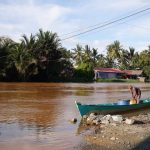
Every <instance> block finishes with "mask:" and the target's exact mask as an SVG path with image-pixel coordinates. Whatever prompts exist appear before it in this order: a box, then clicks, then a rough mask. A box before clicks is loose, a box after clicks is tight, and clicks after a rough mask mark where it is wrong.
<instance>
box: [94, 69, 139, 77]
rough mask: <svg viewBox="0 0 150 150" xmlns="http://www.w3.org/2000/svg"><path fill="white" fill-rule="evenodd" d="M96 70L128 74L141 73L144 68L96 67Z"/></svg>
mask: <svg viewBox="0 0 150 150" xmlns="http://www.w3.org/2000/svg"><path fill="white" fill-rule="evenodd" d="M95 71H96V72H111V73H112V72H113V73H125V74H127V75H140V74H141V73H142V70H120V69H116V68H95Z"/></svg>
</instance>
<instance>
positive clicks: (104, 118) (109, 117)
mask: <svg viewBox="0 0 150 150" xmlns="http://www.w3.org/2000/svg"><path fill="white" fill-rule="evenodd" d="M111 119H112V117H111V115H109V114H108V115H106V116H104V117H102V118H101V120H108V121H110V120H111Z"/></svg>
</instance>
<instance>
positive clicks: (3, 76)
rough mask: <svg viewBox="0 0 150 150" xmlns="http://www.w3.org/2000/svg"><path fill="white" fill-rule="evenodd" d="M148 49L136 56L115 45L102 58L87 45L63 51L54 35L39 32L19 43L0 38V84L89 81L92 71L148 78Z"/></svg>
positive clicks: (24, 37) (58, 39) (59, 41)
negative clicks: (138, 71)
mask: <svg viewBox="0 0 150 150" xmlns="http://www.w3.org/2000/svg"><path fill="white" fill-rule="evenodd" d="M149 58H150V46H148V48H147V49H145V50H141V52H136V51H135V49H134V48H133V47H129V48H128V49H124V48H123V46H122V45H121V43H120V42H119V41H114V42H113V43H111V44H109V45H108V46H107V47H106V54H105V55H104V54H100V53H98V49H96V48H91V47H90V46H89V45H85V46H82V45H80V44H77V45H76V47H75V48H73V49H71V50H67V49H66V48H65V47H63V46H62V44H61V39H60V38H59V36H58V35H57V33H53V32H50V31H46V32H44V31H43V30H42V29H40V30H39V31H38V33H36V34H35V35H33V34H31V35H30V36H29V37H27V36H26V35H23V36H22V38H21V40H20V42H15V41H13V40H12V39H10V38H6V37H0V81H34V82H46V81H49V82H59V81H61V82H62V81H73V82H75V81H78V82H79V81H81V82H84V81H87V82H88V81H92V80H93V77H94V68H95V67H107V68H119V69H137V68H138V69H142V70H143V75H144V76H146V77H147V78H150V59H149Z"/></svg>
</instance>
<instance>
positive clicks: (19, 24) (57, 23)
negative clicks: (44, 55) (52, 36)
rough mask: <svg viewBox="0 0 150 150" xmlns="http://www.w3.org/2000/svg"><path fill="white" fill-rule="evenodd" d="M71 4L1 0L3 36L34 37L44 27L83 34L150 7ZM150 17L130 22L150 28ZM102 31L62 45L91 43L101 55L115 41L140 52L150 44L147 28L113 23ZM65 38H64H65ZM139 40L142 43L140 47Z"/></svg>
mask: <svg viewBox="0 0 150 150" xmlns="http://www.w3.org/2000/svg"><path fill="white" fill-rule="evenodd" d="M62 1H63V0H62ZM54 2H55V3H54ZM70 3H71V5H69V4H68V2H66V1H64V3H63V5H62V2H61V4H60V3H58V2H57V3H56V1H53V3H52V1H48V0H46V1H45V2H44V1H40V2H39V1H38V0H37V1H35V0H27V1H23V0H16V1H13V0H6V1H5V2H4V1H2V2H1V0H0V18H1V20H0V29H1V30H0V35H8V36H10V37H11V38H13V39H15V40H18V39H20V36H21V35H22V34H27V35H29V34H31V33H33V34H34V33H36V32H38V29H39V28H43V30H44V31H45V30H50V31H53V32H57V33H58V35H64V34H66V33H68V32H72V31H75V30H79V29H81V30H80V32H81V31H84V30H85V29H86V28H87V27H88V26H90V25H95V24H98V23H100V22H101V23H102V22H105V21H106V20H112V19H113V20H114V18H118V17H122V16H126V15H129V14H131V13H133V12H135V10H137V11H138V10H140V9H139V8H142V7H143V8H146V7H148V4H150V2H149V1H148V0H132V1H131V0H126V1H123V0H107V1H103V0H95V1H93V0H87V1H80V0H76V1H75V2H74V1H71V2H70ZM148 15H149V14H148ZM148 15H145V16H140V17H139V18H138V19H137V18H133V19H131V24H135V25H137V26H145V27H149V26H150V21H149V16H148ZM129 23H130V22H129ZM101 30H103V29H99V30H95V31H94V32H90V33H88V34H85V35H83V36H79V37H74V38H72V39H68V40H65V41H63V46H65V47H67V48H73V47H75V46H76V44H78V43H81V44H82V45H85V44H89V45H90V46H91V47H94V48H98V49H99V52H103V51H104V50H105V48H106V46H107V45H108V44H110V43H112V42H113V41H114V40H119V41H120V42H121V44H122V43H123V45H124V46H126V45H128V43H129V42H130V43H131V45H133V46H135V48H137V49H139V47H144V45H146V46H147V44H148V41H149V34H148V32H147V30H146V29H142V28H140V27H136V26H132V25H129V24H128V25H127V24H114V25H113V26H111V27H110V28H108V29H107V28H106V29H105V30H103V31H101ZM72 34H75V33H72ZM72 34H71V35H72ZM64 37H65V36H61V38H62V39H63V38H64ZM140 40H141V44H139V41H140ZM127 41H129V42H127ZM137 41H138V43H137ZM144 43H145V44H144ZM142 45H143V46H142Z"/></svg>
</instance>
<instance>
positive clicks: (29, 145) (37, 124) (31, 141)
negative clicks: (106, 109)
mask: <svg viewBox="0 0 150 150" xmlns="http://www.w3.org/2000/svg"><path fill="white" fill-rule="evenodd" d="M128 85H129V84H128V83H86V84H83V83H0V150H76V149H78V150H82V149H83V147H84V146H85V145H86V144H88V143H87V142H86V141H85V140H84V137H83V135H82V134H78V133H77V131H78V127H79V123H80V115H79V112H78V110H77V108H76V106H75V103H74V102H75V101H80V102H81V103H85V104H89V103H91V104H97V103H107V102H115V101H117V100H119V99H129V98H130V97H131V94H130V93H129V91H128ZM132 85H135V86H137V87H140V88H141V90H142V98H146V97H150V83H136V84H132ZM72 118H77V119H78V122H77V124H71V123H70V122H69V121H68V120H70V119H72Z"/></svg>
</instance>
